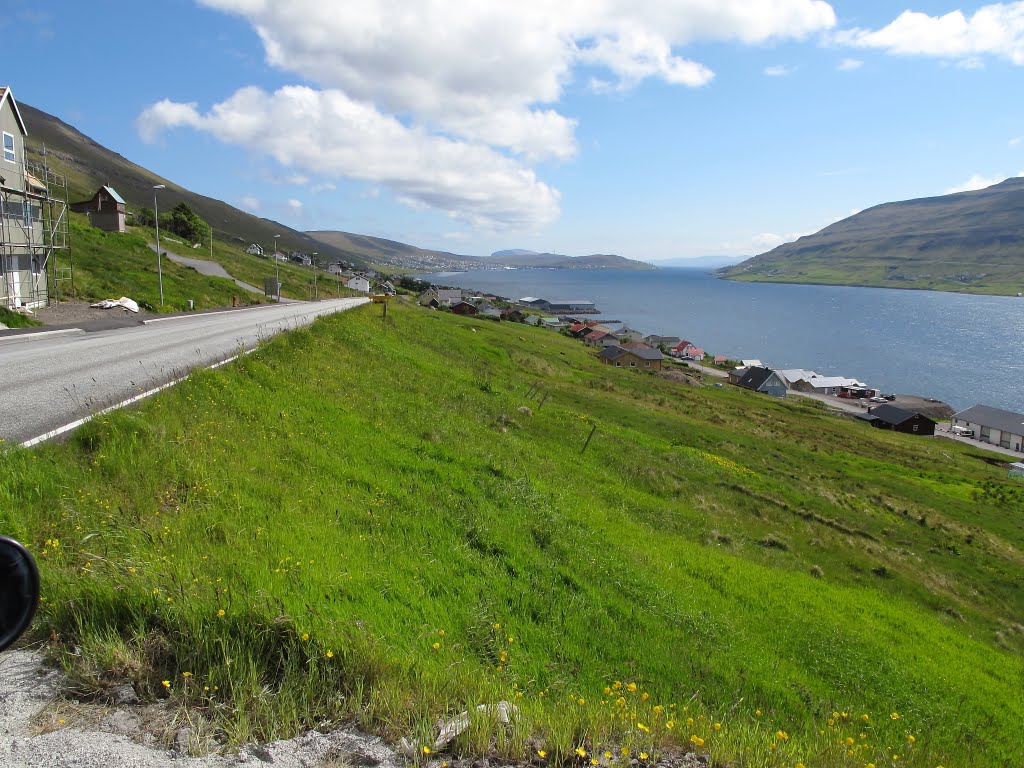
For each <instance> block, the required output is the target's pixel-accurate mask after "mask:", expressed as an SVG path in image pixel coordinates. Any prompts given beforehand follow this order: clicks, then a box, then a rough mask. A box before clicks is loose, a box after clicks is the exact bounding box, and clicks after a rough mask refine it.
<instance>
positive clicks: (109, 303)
mask: <svg viewBox="0 0 1024 768" xmlns="http://www.w3.org/2000/svg"><path fill="white" fill-rule="evenodd" d="M89 306H90V307H98V308H99V309H114V308H115V307H121V308H123V309H127V310H130V311H132V312H138V311H139V305H138V304H136V303H135V302H134V301H132V300H131V299H129V298H128V297H127V296H122V297H121V298H120V299H104V300H103V301H97V302H96V303H95V304H90V305H89Z"/></svg>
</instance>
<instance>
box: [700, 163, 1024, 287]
mask: <svg viewBox="0 0 1024 768" xmlns="http://www.w3.org/2000/svg"><path fill="white" fill-rule="evenodd" d="M720 274H722V275H723V276H724V277H728V278H732V279H738V280H755V281H770V282H787V283H824V284H833V285H872V286H881V287H885V288H928V289H932V290H942V291H962V292H969V293H995V294H1016V293H1018V292H1022V291H1024V178H1014V179H1007V180H1006V181H1004V182H1002V183H1000V184H995V185H993V186H991V187H988V188H987V189H982V190H977V191H974V192H959V193H956V194H952V195H942V196H940V197H928V198H921V199H918V200H906V201H903V202H896V203H885V204H883V205H877V206H875V207H873V208H869V209H867V210H865V211H862V212H860V213H858V214H856V215H854V216H850V217H849V218H846V219H843V220H842V221H839V222H836V223H835V224H832V225H830V226H828V227H825V228H824V229H823V230H821V231H820V232H817V233H815V234H813V235H808V236H806V237H801V238H800V239H799V240H797V241H796V242H792V243H786V244H785V245H780V246H779V247H778V248H775V249H773V250H771V251H768V252H767V253H762V254H760V255H759V256H755V257H753V258H752V259H748V260H747V261H744V262H743V263H742V264H738V265H736V266H734V267H731V268H728V269H725V270H722V271H721V272H720Z"/></svg>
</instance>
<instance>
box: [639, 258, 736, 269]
mask: <svg viewBox="0 0 1024 768" xmlns="http://www.w3.org/2000/svg"><path fill="white" fill-rule="evenodd" d="M749 258H750V257H749V256H695V257H694V258H692V259H683V258H679V259H667V260H665V261H659V262H656V263H655V266H657V267H692V268H693V269H718V268H719V267H731V266H732V265H733V264H739V263H740V262H741V261H745V260H746V259H749Z"/></svg>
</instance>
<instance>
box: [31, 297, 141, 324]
mask: <svg viewBox="0 0 1024 768" xmlns="http://www.w3.org/2000/svg"><path fill="white" fill-rule="evenodd" d="M146 314H147V313H146V311H145V310H142V311H141V312H139V313H138V314H136V313H134V312H129V311H128V310H126V309H120V308H115V309H98V308H93V307H90V306H89V304H88V303H87V302H84V301H62V302H60V303H59V304H53V305H51V306H49V307H43V308H42V309H35V310H33V311H32V317H34V318H35V319H36V320H38V321H39V322H41V323H42V324H43V325H73V324H74V323H89V322H93V321H95V320H116V319H121V318H125V317H133V318H135V317H139V318H141V317H143V316H144V315H146Z"/></svg>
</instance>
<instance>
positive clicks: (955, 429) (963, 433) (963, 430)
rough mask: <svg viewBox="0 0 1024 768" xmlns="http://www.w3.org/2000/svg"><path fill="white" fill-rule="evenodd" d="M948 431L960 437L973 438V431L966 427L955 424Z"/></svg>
mask: <svg viewBox="0 0 1024 768" xmlns="http://www.w3.org/2000/svg"><path fill="white" fill-rule="evenodd" d="M949 431H950V433H951V434H954V435H959V436H960V437H974V430H973V429H968V428H967V427H961V426H959V425H957V424H954V425H953V426H952V427H950V428H949Z"/></svg>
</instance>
